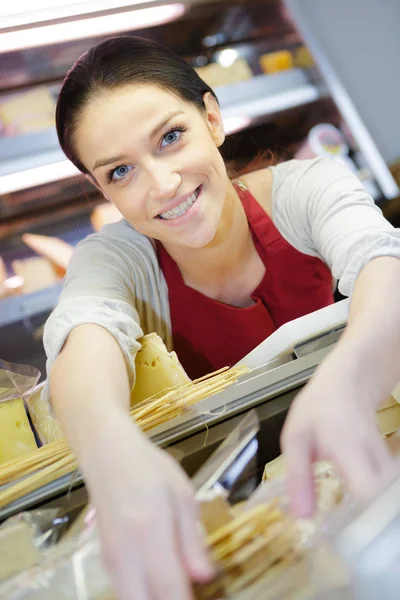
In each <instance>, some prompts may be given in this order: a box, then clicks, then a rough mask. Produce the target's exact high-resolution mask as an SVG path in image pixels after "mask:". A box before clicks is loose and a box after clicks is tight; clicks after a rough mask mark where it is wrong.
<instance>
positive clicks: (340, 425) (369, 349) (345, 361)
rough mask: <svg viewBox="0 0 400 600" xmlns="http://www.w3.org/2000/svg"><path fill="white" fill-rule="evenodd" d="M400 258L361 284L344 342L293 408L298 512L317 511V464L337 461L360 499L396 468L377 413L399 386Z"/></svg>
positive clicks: (291, 448)
mask: <svg viewBox="0 0 400 600" xmlns="http://www.w3.org/2000/svg"><path fill="white" fill-rule="evenodd" d="M399 297H400V260H399V259H397V258H392V257H382V258H377V259H375V260H373V261H371V262H370V263H368V264H367V266H366V267H364V269H363V270H362V272H361V274H360V276H359V277H358V279H357V281H356V284H355V286H354V294H353V298H352V302H351V309H350V315H349V322H348V326H347V328H346V330H345V333H344V334H343V336H342V338H341V340H340V342H339V343H338V344H337V345H336V346H335V348H334V350H333V351H332V352H331V353H330V354H329V355H328V357H327V359H326V360H325V361H324V362H323V363H322V365H321V366H320V367H319V368H318V370H317V371H316V373H315V375H314V377H313V378H312V380H311V382H310V383H309V384H308V385H307V386H306V387H305V388H304V389H303V391H302V392H301V393H300V394H299V395H298V396H297V398H296V400H295V402H294V403H293V405H292V407H291V410H290V414H289V417H288V419H287V422H286V424H285V427H284V431H283V435H282V447H283V451H284V452H285V455H286V457H287V462H288V476H289V483H290V495H291V499H292V504H293V507H294V510H295V512H296V513H297V514H299V515H301V516H304V515H310V514H311V513H312V512H313V509H314V506H315V498H314V491H313V477H312V462H313V461H316V460H322V459H328V460H331V461H333V463H334V464H335V465H336V467H337V469H338V470H339V472H340V474H341V475H342V476H343V477H344V479H345V481H346V482H347V485H348V487H349V489H350V490H351V491H352V493H353V494H355V496H357V497H361V498H362V497H364V496H366V495H368V494H369V493H371V491H372V490H373V488H374V486H375V485H377V484H378V483H379V480H380V479H381V478H383V477H384V476H385V475H386V473H387V472H389V470H390V469H391V468H392V461H391V458H390V455H389V452H388V450H387V448H386V446H385V444H384V442H383V440H382V437H381V435H380V433H379V431H378V429H377V426H376V422H375V411H376V409H377V408H378V407H379V405H380V404H381V403H382V402H383V401H385V400H386V399H387V398H388V396H389V395H390V393H391V392H392V390H393V389H394V387H395V386H396V384H397V383H398V381H400V358H399V357H400V304H399Z"/></svg>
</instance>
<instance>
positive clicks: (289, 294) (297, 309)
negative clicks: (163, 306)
mask: <svg viewBox="0 0 400 600" xmlns="http://www.w3.org/2000/svg"><path fill="white" fill-rule="evenodd" d="M236 191H237V193H238V195H239V197H240V199H241V201H242V204H243V207H244V210H245V212H246V215H247V219H248V222H249V227H250V230H251V233H252V236H253V240H254V244H255V247H256V249H257V252H258V254H259V256H260V258H261V260H262V261H263V263H264V265H265V268H266V271H265V275H264V277H263V280H262V281H261V283H260V284H259V286H258V287H257V288H256V289H255V290H254V292H253V293H252V294H251V298H252V300H253V301H254V304H253V305H252V306H249V307H246V308H237V307H234V306H229V305H228V304H223V303H222V302H219V301H217V300H213V299H212V298H208V297H207V296H205V295H204V294H202V293H201V292H198V291H197V290H194V289H192V288H190V287H188V286H187V285H186V284H185V283H184V281H183V278H182V275H181V272H180V270H179V268H178V265H177V264H176V262H175V261H174V260H173V259H172V258H171V256H170V255H169V254H168V252H167V251H166V250H165V248H164V247H163V246H162V244H160V243H158V245H157V246H158V260H159V264H160V267H161V269H162V272H163V274H164V277H165V279H166V282H167V285H168V292H169V306H170V313H171V323H172V336H173V343H174V350H175V351H176V353H177V355H178V357H179V360H180V361H181V363H182V365H183V367H184V369H185V370H186V372H187V373H188V375H189V377H191V378H192V379H194V378H197V377H201V376H202V375H205V374H207V373H211V372H212V371H216V370H217V369H220V368H221V367H224V366H232V365H234V364H236V363H237V362H238V361H239V360H240V359H241V358H243V357H244V356H246V354H248V353H249V352H250V351H251V350H253V349H254V348H255V347H256V346H258V344H260V343H261V342H262V341H263V340H265V339H266V338H267V337H268V336H270V335H271V334H272V333H273V332H274V331H275V330H276V329H277V328H278V327H280V326H281V325H283V324H284V323H287V322H288V321H292V320H293V319H296V318H297V317H301V316H303V315H305V314H308V313H310V312H313V311H315V310H318V309H319V308H323V307H324V306H328V305H329V304H332V303H333V301H334V300H333V291H332V275H331V273H330V271H329V269H328V267H327V266H326V265H325V264H324V263H323V262H322V261H321V260H320V259H319V258H316V257H313V256H308V255H306V254H303V253H301V252H299V251H298V250H296V249H295V248H294V247H293V246H291V245H290V244H289V243H288V242H287V241H286V240H285V239H284V238H283V237H282V236H281V234H280V233H279V231H278V230H277V228H276V227H275V225H274V224H273V222H272V220H271V219H270V217H269V216H268V215H267V213H266V212H265V211H264V209H263V208H262V207H261V206H260V205H259V203H258V202H257V200H256V199H255V198H254V196H253V195H252V194H251V193H250V191H249V190H248V189H242V187H240V186H239V185H237V186H236Z"/></svg>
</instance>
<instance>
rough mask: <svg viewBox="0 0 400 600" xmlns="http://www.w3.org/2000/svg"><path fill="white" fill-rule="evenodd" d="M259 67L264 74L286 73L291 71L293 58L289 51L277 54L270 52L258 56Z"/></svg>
mask: <svg viewBox="0 0 400 600" xmlns="http://www.w3.org/2000/svg"><path fill="white" fill-rule="evenodd" d="M260 65H261V68H262V70H263V71H264V73H269V74H272V73H278V72H279V71H288V70H289V69H293V67H294V63H293V56H292V53H291V52H289V50H281V51H279V52H270V53H269V54H263V55H262V56H260Z"/></svg>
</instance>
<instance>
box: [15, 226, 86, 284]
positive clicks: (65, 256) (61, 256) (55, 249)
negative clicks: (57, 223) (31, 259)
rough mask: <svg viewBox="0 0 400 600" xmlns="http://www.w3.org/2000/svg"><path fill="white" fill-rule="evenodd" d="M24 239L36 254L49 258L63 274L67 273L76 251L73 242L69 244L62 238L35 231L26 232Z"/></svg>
mask: <svg viewBox="0 0 400 600" xmlns="http://www.w3.org/2000/svg"><path fill="white" fill-rule="evenodd" d="M22 241H23V242H24V243H25V244H26V245H27V246H29V248H32V250H34V251H35V252H36V254H39V255H40V256H43V257H44V258H47V259H49V260H50V262H51V263H52V265H53V266H54V267H55V268H56V269H57V270H58V271H59V273H60V275H61V276H63V275H64V274H65V271H66V270H67V267H68V263H69V260H70V258H71V256H72V253H73V251H74V247H73V246H71V244H67V242H64V240H60V239H59V238H56V237H51V236H48V235H36V234H33V233H25V234H24V235H23V236H22Z"/></svg>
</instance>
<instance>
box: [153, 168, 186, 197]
mask: <svg viewBox="0 0 400 600" xmlns="http://www.w3.org/2000/svg"><path fill="white" fill-rule="evenodd" d="M181 183H182V178H181V176H180V175H179V173H176V172H171V171H168V170H167V169H161V168H159V167H156V168H155V170H154V171H153V172H152V173H151V177H150V182H149V196H150V198H151V199H152V200H169V199H170V198H173V197H174V196H175V195H176V193H177V191H178V188H179V186H180V184H181Z"/></svg>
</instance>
